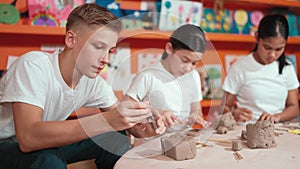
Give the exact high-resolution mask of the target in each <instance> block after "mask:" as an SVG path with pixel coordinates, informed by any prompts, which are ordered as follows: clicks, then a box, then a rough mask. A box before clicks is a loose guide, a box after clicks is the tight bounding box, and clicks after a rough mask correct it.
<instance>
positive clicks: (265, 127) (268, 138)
mask: <svg viewBox="0 0 300 169" xmlns="http://www.w3.org/2000/svg"><path fill="white" fill-rule="evenodd" d="M246 132H247V134H246V140H247V146H248V147H249V148H253V149H254V148H265V149H268V148H271V147H276V145H277V144H276V141H275V133H274V124H273V123H272V122H271V121H267V120H265V121H258V122H256V123H255V124H247V125H246Z"/></svg>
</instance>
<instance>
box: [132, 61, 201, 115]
mask: <svg viewBox="0 0 300 169" xmlns="http://www.w3.org/2000/svg"><path fill="white" fill-rule="evenodd" d="M127 95H128V96H130V97H131V98H134V99H138V98H137V96H138V97H139V98H142V99H143V101H149V103H150V104H151V106H153V107H155V108H158V109H162V110H170V111H172V112H173V113H174V114H175V115H176V116H178V117H179V118H181V119H185V118H187V117H189V115H190V110H191V103H194V102H198V103H199V102H200V101H201V100H202V94H201V83H200V76H199V73H198V72H197V71H196V70H193V71H191V72H189V73H186V74H184V75H183V76H180V77H178V78H174V76H173V75H171V74H170V73H169V72H168V71H166V70H165V68H164V67H163V65H162V64H161V62H157V63H155V64H153V65H150V66H149V67H147V68H145V69H143V70H142V71H141V72H139V73H138V74H137V75H136V76H135V77H134V79H133V80H132V82H131V84H130V86H129V89H128V91H127Z"/></svg>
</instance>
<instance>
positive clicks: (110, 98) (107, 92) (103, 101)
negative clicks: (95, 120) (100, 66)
mask: <svg viewBox="0 0 300 169" xmlns="http://www.w3.org/2000/svg"><path fill="white" fill-rule="evenodd" d="M89 82H90V83H91V82H93V80H90V81H89ZM88 86H92V87H91V89H88V90H89V91H92V93H91V94H90V95H89V99H88V101H87V102H86V103H85V105H84V106H85V107H98V108H108V107H110V106H112V105H114V104H116V103H117V102H118V99H117V97H116V95H115V93H114V91H113V89H112V87H111V86H110V85H109V84H108V83H107V81H105V80H104V79H102V78H101V77H97V78H96V79H95V81H94V84H93V85H91V84H89V85H88Z"/></svg>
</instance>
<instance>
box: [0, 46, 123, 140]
mask: <svg viewBox="0 0 300 169" xmlns="http://www.w3.org/2000/svg"><path fill="white" fill-rule="evenodd" d="M12 102H23V103H27V104H31V105H35V106H37V107H40V108H41V109H43V110H44V112H43V116H42V120H43V121H54V120H55V121H57V120H66V119H67V118H68V117H69V115H70V114H71V113H72V112H74V111H76V110H77V109H78V108H80V107H99V108H106V107H109V106H112V105H113V104H115V103H116V102H117V98H116V97H115V95H114V92H113V90H112V88H111V87H110V86H109V85H108V84H107V82H106V81H105V80H103V79H102V78H101V77H97V78H95V79H90V78H88V77H86V76H83V77H82V78H81V79H80V82H79V83H78V85H77V86H76V88H75V89H71V88H70V87H69V86H67V84H66V83H65V81H64V80H63V78H62V76H61V73H60V69H59V65H58V53H57V52H55V53H54V54H50V53H45V52H29V53H26V54H25V55H23V56H22V57H20V58H19V59H17V60H16V61H15V62H14V63H13V64H12V65H11V66H10V68H9V70H8V71H7V72H6V74H5V75H4V76H3V77H2V79H1V81H0V139H4V138H8V137H11V136H14V135H15V130H14V121H13V113H12V108H11V103H12ZM28 113H31V112H28ZM24 120H26V119H24Z"/></svg>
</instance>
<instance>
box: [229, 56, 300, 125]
mask: <svg viewBox="0 0 300 169" xmlns="http://www.w3.org/2000/svg"><path fill="white" fill-rule="evenodd" d="M278 65H279V63H278V62H277V61H275V62H273V63H271V64H268V65H262V64H260V63H258V62H257V61H256V60H255V59H254V57H253V54H252V53H251V54H249V55H248V56H247V57H245V58H242V59H239V60H238V61H237V62H236V63H234V64H233V65H232V67H231V69H230V70H229V72H228V74H227V76H226V78H225V81H224V84H223V89H224V90H225V91H227V92H229V93H231V94H234V95H236V98H237V106H238V107H245V108H248V109H250V110H252V111H253V113H254V118H255V119H254V120H257V119H258V118H259V117H260V115H261V114H262V113H263V112H268V113H271V114H276V113H279V112H282V110H283V109H284V108H285V103H286V99H287V95H288V91H289V90H292V89H297V88H298V87H299V81H298V79H297V76H296V72H295V69H294V67H293V65H292V64H290V65H286V66H284V68H283V71H282V74H279V67H278Z"/></svg>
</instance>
